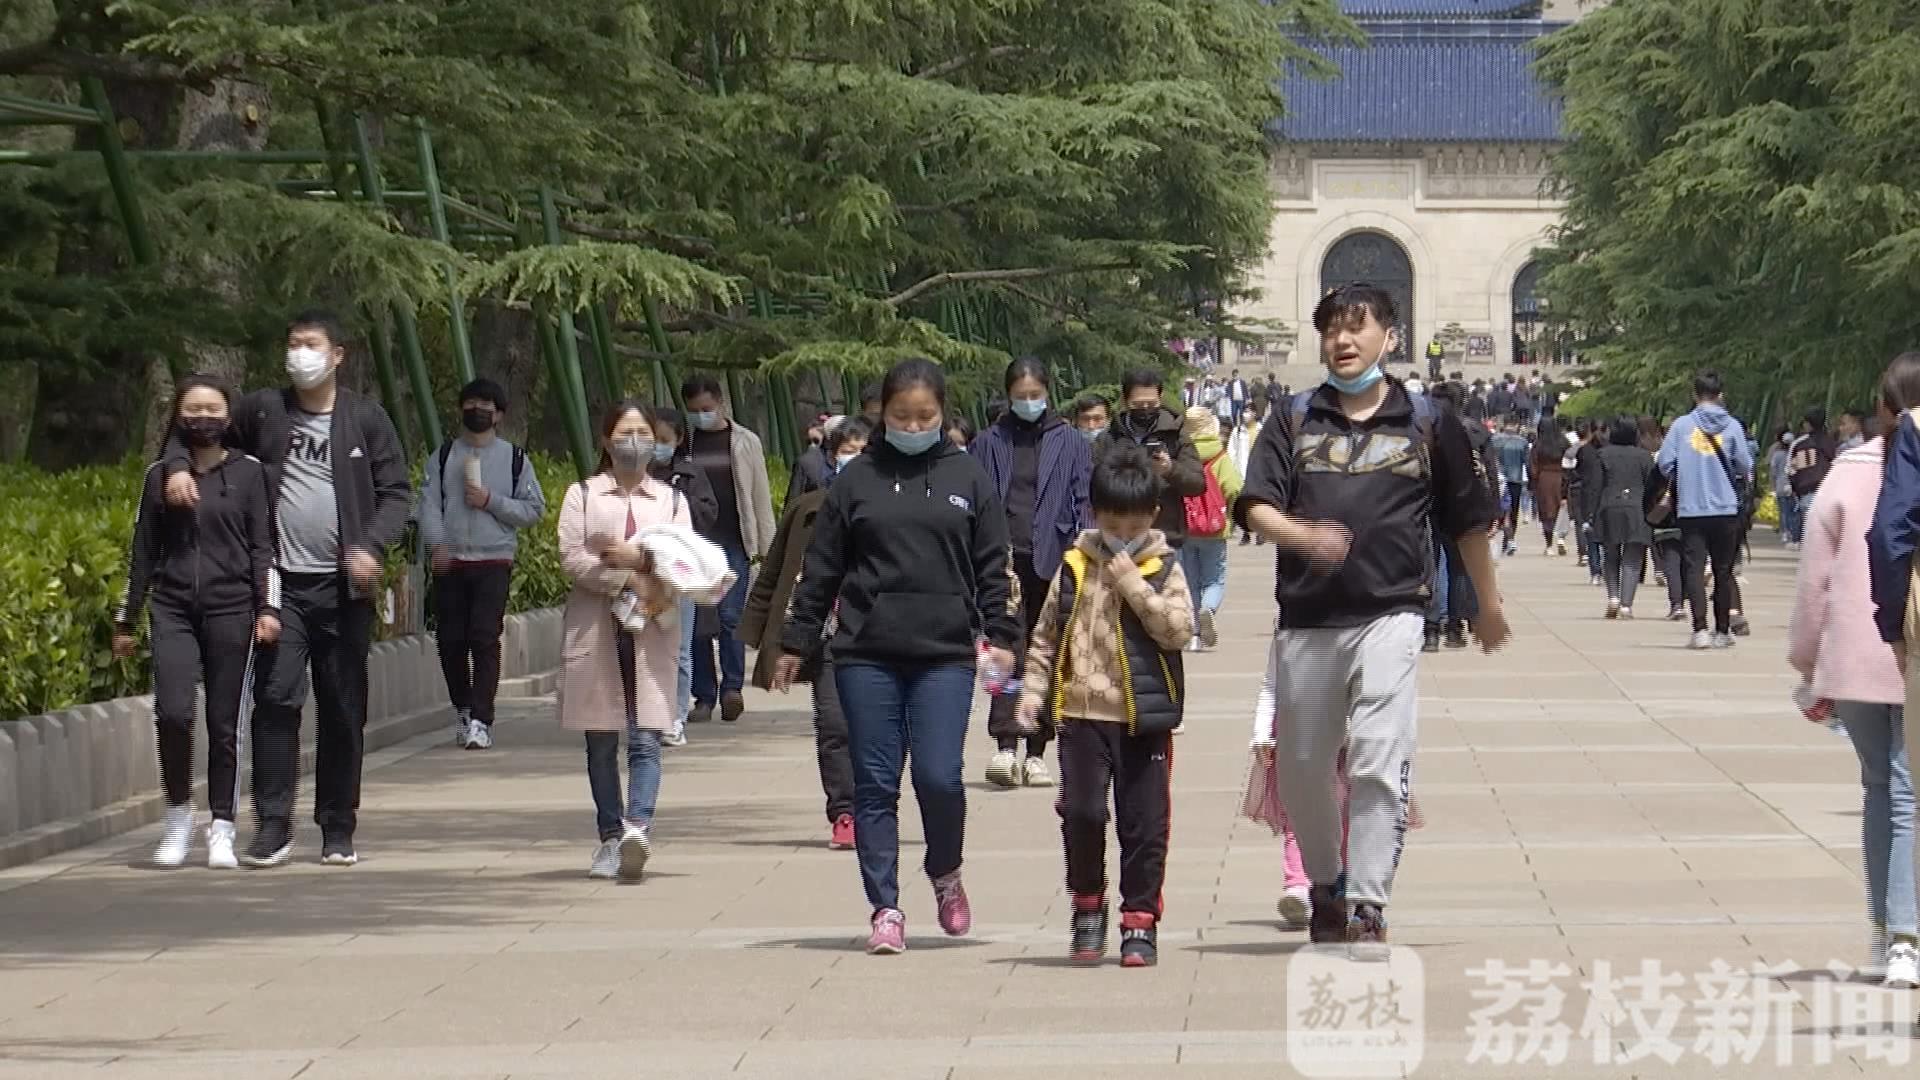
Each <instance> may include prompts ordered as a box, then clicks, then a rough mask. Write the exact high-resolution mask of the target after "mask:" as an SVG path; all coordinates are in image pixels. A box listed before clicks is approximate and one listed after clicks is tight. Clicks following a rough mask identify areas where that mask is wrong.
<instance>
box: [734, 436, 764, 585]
mask: <svg viewBox="0 0 1920 1080" xmlns="http://www.w3.org/2000/svg"><path fill="white" fill-rule="evenodd" d="M728 430H729V431H731V432H732V433H733V497H734V505H736V506H738V507H739V508H740V541H741V543H743V544H745V545H746V549H747V557H748V558H752V559H758V558H761V557H763V556H765V555H766V553H767V549H768V548H770V547H772V546H773V530H774V520H773V483H772V481H770V480H769V479H768V478H767V452H766V450H765V449H763V448H762V447H761V445H760V436H758V435H755V434H754V433H753V432H751V431H748V430H747V429H746V428H745V427H744V426H742V425H741V424H740V422H739V421H737V420H735V421H732V422H731V426H730V427H729V428H728Z"/></svg>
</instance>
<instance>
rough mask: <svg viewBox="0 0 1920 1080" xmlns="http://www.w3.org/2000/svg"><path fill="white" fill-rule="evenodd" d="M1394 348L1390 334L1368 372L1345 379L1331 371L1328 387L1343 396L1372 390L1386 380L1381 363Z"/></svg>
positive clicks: (1328, 377)
mask: <svg viewBox="0 0 1920 1080" xmlns="http://www.w3.org/2000/svg"><path fill="white" fill-rule="evenodd" d="M1392 348H1393V335H1392V334H1388V335H1387V336H1386V339H1385V340H1383V341H1382V342H1381V343H1380V353H1379V355H1377V356H1375V357H1374V358H1373V363H1372V364H1371V365H1369V366H1368V368H1367V370H1365V371H1363V372H1361V373H1360V374H1358V375H1355V376H1354V377H1353V378H1351V379H1343V378H1341V377H1340V376H1338V375H1335V374H1334V373H1333V372H1331V371H1329V372H1327V385H1329V386H1331V387H1333V388H1334V389H1335V390H1338V391H1340V392H1341V393H1343V394H1359V393H1364V392H1365V391H1366V390H1368V389H1369V388H1371V387H1372V386H1373V384H1374V383H1377V382H1379V381H1380V380H1381V379H1384V378H1386V377H1387V371H1386V369H1385V368H1383V367H1381V366H1380V363H1381V361H1383V360H1385V359H1386V358H1387V352H1388V350H1390V349H1392Z"/></svg>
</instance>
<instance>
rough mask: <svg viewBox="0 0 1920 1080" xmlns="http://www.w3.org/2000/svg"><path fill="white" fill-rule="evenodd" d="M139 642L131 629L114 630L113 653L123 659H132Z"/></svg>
mask: <svg viewBox="0 0 1920 1080" xmlns="http://www.w3.org/2000/svg"><path fill="white" fill-rule="evenodd" d="M138 644H139V642H137V641H135V640H134V637H133V634H132V633H131V632H129V631H126V630H115V631H114V632H113V655H114V656H116V657H118V658H120V659H122V660H126V659H130V658H131V657H132V656H133V651H134V648H135V647H136V646H137V645H138Z"/></svg>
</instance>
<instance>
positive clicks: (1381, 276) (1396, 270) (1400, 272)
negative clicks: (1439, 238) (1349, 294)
mask: <svg viewBox="0 0 1920 1080" xmlns="http://www.w3.org/2000/svg"><path fill="white" fill-rule="evenodd" d="M1354 281H1364V282H1367V283H1368V284H1371V285H1377V286H1379V287H1380V288H1382V289H1385V290H1386V292H1387V295H1389V296H1391V297H1393V304H1394V307H1395V308H1397V309H1398V311H1399V316H1400V318H1399V330H1400V342H1399V347H1398V349H1397V350H1396V351H1395V352H1394V353H1393V354H1392V356H1391V357H1389V359H1390V360H1400V361H1404V360H1407V359H1409V358H1411V357H1412V355H1413V353H1412V352H1410V351H1409V350H1411V349H1412V348H1413V319H1414V308H1413V285H1414V274H1413V260H1412V258H1410V257H1409V256H1408V254H1407V249H1406V248H1404V247H1402V246H1401V245H1400V241H1398V240H1395V239H1394V238H1393V237H1391V236H1388V235H1387V234H1386V233H1383V232H1375V231H1373V230H1371V229H1367V230H1362V231H1360V232H1351V233H1348V234H1347V235H1345V236H1343V237H1341V238H1340V239H1338V240H1336V241H1334V243H1333V246H1331V247H1329V248H1327V253H1326V254H1325V255H1324V256H1322V257H1321V259H1320V295H1322V296H1324V295H1326V292H1327V290H1328V289H1331V288H1334V287H1335V286H1338V285H1345V284H1348V283H1350V282H1354Z"/></svg>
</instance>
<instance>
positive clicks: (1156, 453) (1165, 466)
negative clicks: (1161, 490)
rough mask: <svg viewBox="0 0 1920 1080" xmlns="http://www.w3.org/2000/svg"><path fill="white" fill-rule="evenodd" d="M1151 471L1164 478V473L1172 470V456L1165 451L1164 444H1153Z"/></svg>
mask: <svg viewBox="0 0 1920 1080" xmlns="http://www.w3.org/2000/svg"><path fill="white" fill-rule="evenodd" d="M1153 471H1154V472H1156V473H1159V474H1160V476H1161V478H1162V479H1165V478H1166V475H1167V474H1168V473H1170V472H1172V471H1173V458H1172V456H1171V455H1169V454H1168V453H1167V448H1166V447H1164V446H1155V447H1154V448H1153Z"/></svg>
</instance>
